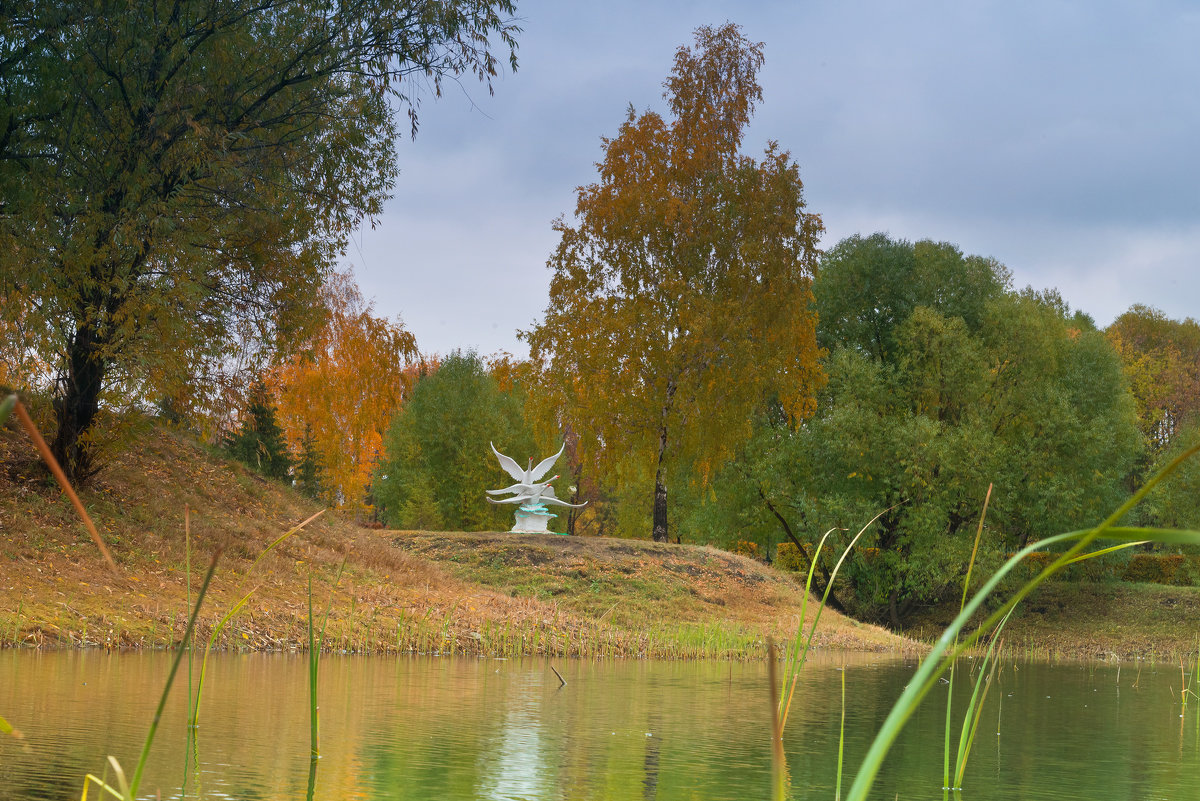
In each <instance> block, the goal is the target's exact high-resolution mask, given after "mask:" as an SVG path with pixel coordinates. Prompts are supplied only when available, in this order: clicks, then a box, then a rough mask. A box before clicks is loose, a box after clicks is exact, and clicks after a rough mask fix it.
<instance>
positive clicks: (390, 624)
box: [0, 428, 911, 657]
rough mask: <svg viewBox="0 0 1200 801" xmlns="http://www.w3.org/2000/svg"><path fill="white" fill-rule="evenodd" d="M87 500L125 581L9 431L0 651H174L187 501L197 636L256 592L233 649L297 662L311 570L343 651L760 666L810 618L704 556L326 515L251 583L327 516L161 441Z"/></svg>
mask: <svg viewBox="0 0 1200 801" xmlns="http://www.w3.org/2000/svg"><path fill="white" fill-rule="evenodd" d="M80 495H81V497H82V499H83V502H84V504H85V506H86V507H87V508H88V511H89V513H90V514H91V516H92V518H93V520H94V521H95V523H96V525H97V527H98V528H99V530H100V532H101V534H102V536H103V537H104V539H105V541H106V542H107V543H108V545H109V547H110V548H111V550H112V552H113V555H114V557H115V559H116V561H117V564H118V567H119V569H120V573H119V575H114V574H112V573H111V572H110V571H109V570H108V569H107V568H106V567H105V566H104V565H103V563H102V561H101V559H100V557H99V555H98V553H97V552H96V549H95V546H94V545H93V544H92V543H91V542H90V541H89V540H88V538H87V535H86V534H85V533H84V531H83V529H82V526H81V524H80V523H79V521H78V519H77V518H76V517H75V516H74V512H73V510H72V509H71V508H70V506H69V504H68V503H67V502H66V501H65V500H64V499H62V497H61V494H60V492H59V490H58V489H57V487H56V486H55V485H54V484H53V482H52V480H51V479H49V477H48V475H47V474H46V473H45V471H44V470H43V469H42V468H41V466H40V465H39V464H38V462H37V461H36V459H35V457H34V455H33V451H32V448H31V447H30V445H29V443H28V441H27V440H26V439H25V436H24V434H23V433H20V432H18V431H15V430H12V429H11V428H10V429H8V430H0V644H2V645H24V646H104V647H167V646H169V645H170V644H172V643H174V642H176V641H178V639H179V637H180V636H181V635H182V633H183V628H184V625H185V622H186V585H185V580H184V575H185V569H184V568H185V558H184V557H185V554H184V545H183V543H184V508H185V506H186V507H188V508H190V509H191V510H192V512H191V516H190V519H191V533H192V543H193V556H192V579H193V582H194V583H195V584H198V582H199V576H200V574H201V573H202V571H203V568H204V566H205V565H206V563H207V561H208V559H209V557H210V555H211V554H212V553H213V552H214V551H216V550H217V549H218V548H220V549H223V551H224V554H223V556H222V561H221V567H220V569H219V570H218V573H217V577H216V578H215V579H214V582H213V585H212V588H211V589H210V592H209V599H210V600H209V601H207V602H206V608H205V610H204V612H203V613H202V616H201V619H200V621H199V623H198V631H197V637H198V639H200V640H203V639H205V638H207V637H208V635H209V633H210V632H211V630H212V627H213V626H214V625H216V623H217V622H218V621H219V620H220V617H221V616H222V615H223V614H224V612H225V611H226V610H228V609H229V608H230V607H232V606H233V604H234V603H236V602H237V600H238V599H239V598H241V597H242V596H243V595H245V593H246V592H247V591H249V590H250V589H251V588H253V587H259V589H258V590H257V592H256V593H255V594H254V595H253V597H252V599H251V601H250V603H249V604H248V606H247V608H246V609H245V610H244V611H243V612H242V613H241V614H240V615H239V616H238V617H237V618H236V619H235V620H234V622H233V623H232V624H231V625H230V626H229V627H228V628H227V629H226V630H225V632H224V634H223V636H222V639H221V640H220V641H219V644H220V645H222V646H223V647H226V648H245V649H263V650H265V649H282V650H290V649H302V648H303V647H304V645H305V643H306V640H307V630H306V626H305V615H306V613H307V601H306V591H307V580H308V576H309V575H310V574H314V575H315V576H316V577H317V589H316V593H317V595H318V598H328V597H329V595H328V594H329V593H331V592H332V593H334V604H333V612H332V614H331V616H330V621H329V627H328V631H327V641H328V642H329V644H330V646H331V647H332V648H334V649H337V650H346V651H357V652H373V653H380V652H393V651H412V650H416V651H422V652H453V653H492V654H504V655H513V654H518V653H549V654H574V655H631V656H719V657H754V656H758V655H761V652H762V645H761V643H762V641H763V639H764V638H765V637H766V636H767V635H774V636H776V637H779V638H786V637H787V636H789V632H790V631H794V628H795V625H796V623H797V620H796V616H797V614H798V611H799V598H800V595H799V593H800V589H799V587H797V586H796V585H795V584H794V582H792V581H791V579H789V578H787V577H784V576H782V575H781V574H778V573H775V572H774V571H771V570H769V569H767V568H764V567H762V566H761V565H758V564H757V563H754V562H752V561H750V560H746V559H742V558H741V557H737V556H733V555H731V554H727V553H724V552H721V551H716V550H712V549H707V548H697V547H691V546H666V545H658V544H653V543H642V542H634V541H625V540H602V539H584V538H566V537H559V536H550V537H544V538H540V539H539V538H536V537H516V536H513V535H508V534H440V533H418V534H397V533H396V532H384V531H375V530H370V529H364V528H361V527H358V526H356V525H354V524H353V523H352V522H351V521H349V520H345V519H342V518H341V517H339V516H337V515H334V514H327V515H325V516H323V517H321V518H319V519H318V520H316V521H314V522H313V523H311V524H310V525H309V526H308V527H307V528H306V529H304V530H303V531H301V532H300V533H298V534H296V535H294V536H293V537H291V538H289V539H288V540H286V541H285V542H284V543H283V544H282V545H281V546H280V547H279V548H277V549H276V550H275V551H274V552H272V553H271V554H270V555H268V556H267V557H266V558H265V559H264V560H263V561H262V562H260V563H259V564H258V565H257V567H255V568H254V570H253V572H250V566H251V563H252V562H253V561H254V559H255V558H256V557H257V556H258V554H259V553H261V552H262V550H263V549H264V548H265V547H266V546H267V545H268V544H269V543H270V542H271V541H272V540H273V539H274V538H275V537H277V536H278V535H279V534H280V533H282V532H283V531H285V530H287V529H288V528H290V527H292V526H294V525H295V524H296V523H298V522H300V521H301V520H303V519H305V518H307V517H308V516H310V515H311V514H312V513H313V512H314V511H316V510H317V509H318V507H316V506H314V505H313V504H311V503H310V502H308V501H306V500H305V499H303V498H301V497H300V496H299V495H297V494H295V493H293V492H292V491H291V490H290V489H288V488H286V487H283V486H282V485H280V484H278V483H275V482H272V481H268V480H266V479H263V478H261V477H259V476H257V475H255V474H253V473H251V472H250V471H248V470H246V469H245V468H243V467H241V466H240V465H237V464H234V463H231V462H229V461H227V460H225V459H224V458H222V457H221V456H220V455H218V454H214V453H212V452H210V451H208V450H207V449H205V448H203V447H201V446H199V445H197V444H196V443H195V442H194V441H193V440H191V439H190V438H188V437H186V436H183V435H180V434H177V433H174V432H171V431H166V430H162V429H154V430H151V431H149V432H148V433H147V434H145V435H144V436H143V437H142V438H141V440H140V441H139V442H138V443H137V445H136V447H134V448H132V449H131V450H130V451H129V452H127V453H126V454H125V455H124V456H123V457H122V458H120V459H119V460H118V461H117V462H116V463H114V464H113V465H111V466H110V467H109V468H108V469H106V470H105V471H104V472H103V473H102V474H101V475H100V476H99V477H98V478H97V480H96V481H95V482H94V483H93V484H92V485H91V486H90V487H88V488H86V489H84V490H83V491H82V492H81V493H80ZM397 545H398V546H400V547H396V546H397ZM343 559H345V561H346V570H345V574H344V575H343V577H342V581H341V583H340V585H339V586H338V587H337V588H336V589H335V588H334V587H333V586H332V584H333V577H334V575H335V574H336V572H337V569H338V566H339V564H340V563H341V562H342V560H343ZM826 621H828V622H826ZM821 640H822V642H823V644H825V645H826V646H838V647H845V648H861V649H870V650H889V649H899V648H900V647H901V646H902V645H903V641H901V640H900V639H899V638H896V637H894V636H893V635H890V634H888V633H887V632H885V631H883V630H881V629H878V628H875V627H872V626H864V625H862V624H858V623H855V622H853V621H849V620H847V619H845V618H840V617H837V616H833V615H829V616H828V617H827V618H825V619H823V621H822V632H821ZM910 645H911V644H910Z"/></svg>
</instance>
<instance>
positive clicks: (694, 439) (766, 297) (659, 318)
mask: <svg viewBox="0 0 1200 801" xmlns="http://www.w3.org/2000/svg"><path fill="white" fill-rule="evenodd" d="M762 63H763V55H762V46H761V44H755V43H753V42H750V41H748V40H746V39H745V38H744V37H743V36H742V33H741V30H740V29H739V28H738V26H736V25H732V24H728V25H725V26H723V27H720V28H708V27H705V28H700V29H699V30H697V31H696V34H695V47H694V49H693V48H689V47H681V48H679V50H678V51H677V52H676V54H675V67H674V70H673V71H672V74H671V76H670V77H669V78H668V79H667V80H666V83H665V87H666V92H665V93H664V96H665V98H666V100H667V103H668V106H669V108H670V117H669V118H668V119H664V118H663V117H662V116H660V115H659V114H657V113H654V112H651V111H647V112H645V113H643V114H640V115H639V114H636V113H635V112H634V110H633V109H632V108H630V110H629V114H628V117H627V118H626V120H625V122H624V124H623V125H622V126H621V128H620V131H619V133H618V134H617V136H616V137H614V138H612V139H604V140H603V148H604V160H603V161H602V162H601V163H600V164H599V165H598V167H599V173H600V176H599V181H598V182H597V183H594V184H590V185H588V186H584V187H581V188H580V189H579V193H578V201H577V205H576V209H575V224H574V225H571V224H568V223H567V222H566V221H564V220H562V219H560V220H558V221H557V223H556V225H555V228H556V230H557V231H558V233H559V235H560V237H561V239H560V242H559V245H558V247H557V249H556V250H555V251H554V253H553V254H552V255H551V257H550V260H549V266H550V268H551V269H552V270H553V271H554V275H553V278H552V279H551V283H550V305H549V307H548V309H547V311H546V315H545V319H544V321H543V322H542V323H541V324H540V325H538V326H537V327H536V328H534V329H533V330H532V331H529V332H526V333H525V334H524V336H525V337H526V339H527V341H528V342H529V345H530V350H531V353H532V358H533V360H534V361H535V363H537V365H538V366H539V368H540V369H541V370H542V371H543V372H544V373H545V374H547V375H548V376H549V377H550V380H551V381H554V382H556V383H557V384H558V385H559V392H558V396H559V398H560V400H561V408H562V410H563V411H562V414H563V418H564V421H565V422H568V423H569V424H570V426H571V428H572V430H573V431H574V432H575V434H577V435H578V438H579V444H578V448H579V453H580V456H581V459H582V460H583V461H584V462H586V463H589V469H590V470H593V471H595V472H597V473H609V474H612V473H615V472H616V471H617V466H618V464H620V465H621V468H620V469H621V470H622V471H624V474H625V475H626V476H627V480H628V481H639V482H640V481H647V483H649V481H648V479H649V478H650V477H651V476H652V477H653V527H652V536H653V537H654V539H656V540H665V539H667V536H668V524H667V520H668V507H667V499H668V489H667V488H668V484H669V482H670V477H671V475H672V473H673V472H677V471H675V470H674V469H673V465H676V464H679V465H685V464H686V465H696V466H697V469H696V471H695V474H696V475H698V476H700V477H701V479H703V477H704V476H706V475H708V474H709V473H711V472H712V470H714V469H715V468H716V467H717V466H718V465H719V464H720V463H721V462H722V461H723V460H724V459H725V458H726V457H727V456H728V455H729V454H731V453H732V452H734V451H735V450H736V448H737V447H738V445H740V443H741V442H742V441H744V439H745V438H746V437H747V436H748V435H749V433H750V423H749V420H750V419H751V417H752V412H753V410H754V409H755V408H756V407H757V406H758V405H759V404H761V403H762V402H763V400H764V398H765V397H766V396H767V395H768V394H771V393H774V394H776V395H777V396H778V397H779V398H780V399H781V400H782V403H783V406H784V408H785V409H786V410H787V412H788V414H789V415H790V416H791V417H792V419H794V420H798V419H800V418H802V417H803V416H805V415H807V414H809V413H811V412H812V409H813V405H812V404H813V390H814V388H815V387H816V386H817V385H818V384H819V381H820V375H821V374H820V369H819V367H818V365H817V348H816V340H815V330H814V329H815V322H816V320H815V317H814V315H813V314H812V310H811V308H810V305H811V300H812V295H811V291H810V285H811V278H812V274H813V267H814V265H815V262H816V253H817V251H816V240H817V237H818V235H819V234H820V232H821V231H822V226H821V221H820V219H819V218H818V217H817V216H815V215H813V214H809V213H806V212H805V204H804V198H803V185H802V183H801V181H800V174H799V168H798V166H797V165H796V163H795V162H794V161H793V160H792V159H791V157H790V155H789V154H788V153H787V152H786V151H783V150H780V149H779V147H778V145H777V144H776V143H774V142H771V143H770V144H768V146H767V148H766V151H765V153H764V154H763V157H762V159H761V161H759V160H755V159H753V158H751V157H749V156H746V155H744V154H742V153H741V152H740V146H741V143H742V137H743V135H744V133H745V130H746V126H747V125H748V124H749V122H750V118H751V116H752V114H753V112H754V108H755V105H756V104H757V102H758V101H759V100H760V99H761V97H762V93H761V89H760V87H759V84H758V79H757V75H758V70H759V68H760V67H761V66H762Z"/></svg>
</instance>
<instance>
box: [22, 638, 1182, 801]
mask: <svg viewBox="0 0 1200 801" xmlns="http://www.w3.org/2000/svg"><path fill="white" fill-rule="evenodd" d="M842 661H843V658H842V657H841V656H838V655H833V656H823V657H820V658H818V659H817V660H816V661H814V662H812V663H810V665H809V666H808V668H806V675H805V677H804V680H803V684H802V687H801V689H800V691H799V692H798V693H797V697H796V700H795V702H794V706H793V711H792V716H791V719H790V721H789V724H788V728H787V733H786V736H785V748H786V752H787V758H788V772H789V776H790V781H791V796H792V797H793V798H795V799H797V801H799V800H800V799H832V798H833V797H834V783H835V773H836V767H837V764H836V763H837V737H838V726H839V718H840V715H841V695H840V694H841V673H840V671H839V668H840V667H841V665H842ZM553 664H554V666H555V667H556V668H557V669H558V671H559V672H560V673H561V674H562V675H563V677H564V678H565V679H566V681H567V684H566V686H560V684H559V680H558V679H557V678H556V677H555V675H554V673H553V672H551V670H550V669H549V663H548V662H547V661H545V660H508V661H506V660H494V659H467V658H434V657H403V658H383V657H366V658H356V657H336V656H335V657H326V658H324V659H323V660H322V663H321V682H320V705H321V750H322V758H321V760H319V762H318V764H317V771H316V776H315V785H314V787H313V797H314V798H317V799H327V800H329V801H350V800H351V799H363V800H364V801H365V800H366V799H370V800H371V801H385V799H386V800H391V799H414V800H415V799H420V800H421V801H424V800H425V799H473V798H488V799H613V800H614V801H616V800H618V799H620V800H622V801H623V800H624V799H663V801H666V800H667V799H743V798H765V797H767V796H768V794H769V787H770V743H769V738H768V731H769V725H770V724H769V715H770V712H769V706H768V701H767V698H768V694H767V678H766V669H765V666H764V665H762V664H737V663H727V662H721V663H714V662H703V663H695V662H689V663H677V662H676V663H672V662H646V661H600V662H587V661H578V660H575V661H571V660H554V661H553ZM915 667H916V666H915V665H914V664H911V663H905V662H903V661H899V660H896V659H891V658H864V657H857V658H853V659H848V664H847V666H846V698H847V700H846V757H845V759H846V772H847V779H846V781H845V784H844V789H847V788H848V787H849V779H850V778H852V776H853V771H854V768H855V766H856V765H857V763H858V760H860V759H861V757H862V755H863V754H864V753H865V751H866V749H867V747H868V746H869V744H870V740H871V738H872V737H873V736H874V733H875V731H876V730H877V729H878V727H879V725H880V723H881V722H882V721H883V718H884V717H885V716H886V714H887V712H888V710H889V708H890V706H891V703H892V702H893V701H894V700H895V698H896V697H897V696H898V695H899V694H900V692H901V691H902V690H903V687H904V685H905V684H906V683H907V681H908V679H909V678H910V677H911V675H912V672H913V670H915ZM970 667H971V664H970V663H969V662H964V663H961V667H960V670H961V671H969V670H970ZM168 668H169V657H168V656H167V655H165V654H161V653H149V654H108V653H103V652H92V651H85V652H74V651H68V652H46V653H41V652H36V651H20V650H18V651H5V652H0V714H3V715H4V716H5V717H7V718H8V720H9V721H10V722H11V723H13V725H15V726H17V727H18V728H19V729H21V730H23V731H24V733H25V735H26V740H25V742H26V743H28V746H29V748H28V752H27V751H26V750H25V749H23V748H22V747H21V746H20V744H18V743H16V742H15V741H12V740H11V739H9V738H0V801H6V800H7V799H14V800H15V799H27V800H30V801H59V800H60V799H62V800H63V801H65V799H78V798H79V795H80V791H81V789H82V786H83V777H84V775H85V774H86V773H89V772H90V773H97V774H98V773H100V772H102V771H103V770H104V766H105V757H106V756H107V755H109V754H111V755H113V756H115V757H116V758H117V759H118V760H119V761H120V763H121V764H122V765H124V766H125V767H126V768H127V769H128V770H130V771H131V770H132V767H133V765H134V764H135V762H136V760H137V755H138V753H139V751H140V749H141V743H142V740H143V738H144V736H145V733H146V730H147V728H148V726H149V723H150V721H151V719H152V717H153V714H154V707H155V705H156V704H157V702H158V696H159V692H160V689H161V687H162V684H163V681H164V679H165V677H166V673H167V670H168ZM197 668H198V666H197ZM961 675H962V674H961V673H960V677H961ZM186 680H187V679H186V671H181V673H180V680H179V683H178V684H177V689H178V690H180V692H176V693H174V694H173V697H172V699H171V702H170V703H169V704H168V708H167V712H166V714H165V716H164V720H163V722H162V725H161V726H160V729H159V733H158V738H157V740H156V743H155V746H154V749H153V752H152V756H151V762H150V767H149V768H148V770H147V772H146V777H145V779H144V781H143V784H142V793H141V795H142V796H143V797H145V798H156V797H162V798H194V799H247V800H249V799H262V800H264V801H266V800H268V799H269V800H270V801H275V800H276V799H279V800H280V801H282V800H283V799H303V798H305V796H306V794H307V791H308V786H309V778H310V774H309V767H310V760H309V757H308V749H309V719H308V685H307V662H306V660H305V659H304V658H303V657H297V656H284V655H263V654H249V655H221V656H217V657H214V659H213V660H211V661H210V664H209V671H208V678H207V685H206V688H205V694H204V699H203V705H202V708H201V712H200V727H199V729H198V731H197V735H196V738H195V741H194V743H189V740H188V730H187V726H186V716H187V708H186V699H185V696H184V693H183V692H182V691H181V690H182V688H183V687H184V686H185V683H186ZM1180 682H1181V676H1180V672H1179V667H1178V666H1175V667H1173V668H1172V667H1170V666H1166V665H1160V666H1158V667H1157V668H1153V667H1151V666H1149V665H1145V666H1143V667H1141V668H1140V670H1139V668H1138V666H1137V664H1132V663H1126V664H1125V665H1123V666H1122V667H1121V673H1120V677H1119V682H1118V675H1117V668H1116V667H1115V666H1111V665H1080V664H1074V663H1072V664H1065V665H1042V664H1026V663H1017V664H1012V663H1010V664H1006V665H1005V666H1004V668H1003V670H1002V671H1001V673H1000V675H999V678H998V680H997V683H996V684H995V685H994V686H993V688H992V690H991V692H990V693H989V695H988V698H987V703H986V705H985V708H984V712H983V714H982V718H981V720H982V723H981V725H980V729H979V734H978V736H977V740H976V745H975V749H974V751H973V753H972V756H971V761H970V764H969V767H968V770H967V775H966V778H965V781H964V787H965V789H964V792H963V795H962V797H963V798H965V799H970V800H971V801H1001V800H1003V801H1008V800H1009V799H1011V800H1013V801H1016V799H1021V800H1022V801H1024V800H1026V799H1055V800H1056V801H1064V800H1065V801H1074V800H1075V799H1079V800H1080V801H1082V800H1083V799H1088V801H1093V800H1094V799H1122V801H1124V799H1131V800H1136V801H1143V800H1148V799H1171V800H1172V801H1174V800H1176V799H1200V756H1198V754H1200V716H1198V715H1197V707H1198V706H1200V704H1197V703H1195V702H1194V703H1193V704H1192V705H1191V706H1189V708H1188V709H1187V711H1186V714H1185V715H1184V716H1183V717H1181V712H1182V710H1181V707H1180V704H1179V697H1178V695H1179V687H1180ZM966 685H967V682H965V681H962V680H961V678H960V681H959V682H958V687H957V688H956V689H958V690H959V691H960V692H961V693H962V697H958V693H956V701H955V703H956V706H955V708H956V709H957V710H960V711H959V712H958V713H956V724H955V725H956V727H957V725H958V723H959V721H961V710H963V709H964V708H965V705H966V694H967V693H968V692H969V688H968V687H967V686H966ZM945 696H946V693H945V690H944V689H942V688H939V690H935V692H934V693H933V695H932V696H931V697H930V699H929V700H928V701H927V702H926V705H925V706H924V707H923V708H922V710H921V711H920V712H918V714H917V715H916V716H915V717H914V718H913V720H912V721H911V722H910V724H909V726H908V728H907V729H906V731H905V735H904V737H903V739H902V741H901V742H899V743H898V744H897V745H896V747H895V748H894V749H893V752H892V754H891V756H890V758H889V761H888V763H887V764H886V765H885V768H884V770H883V772H882V773H881V775H880V777H879V780H878V781H877V783H876V792H875V793H874V795H873V797H874V798H879V799H889V800H890V799H897V798H899V799H939V798H942V795H943V794H942V790H941V787H942V744H943V726H944V723H945ZM997 732H999V733H998V734H997ZM954 741H955V743H957V728H956V729H955V735H954Z"/></svg>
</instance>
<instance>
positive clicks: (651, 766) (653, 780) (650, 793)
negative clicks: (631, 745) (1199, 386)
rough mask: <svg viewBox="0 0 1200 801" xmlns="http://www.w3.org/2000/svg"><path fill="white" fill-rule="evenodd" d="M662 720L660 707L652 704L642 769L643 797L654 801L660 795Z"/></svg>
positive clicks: (648, 800)
mask: <svg viewBox="0 0 1200 801" xmlns="http://www.w3.org/2000/svg"><path fill="white" fill-rule="evenodd" d="M661 722H662V719H661V718H660V716H659V713H658V707H655V706H651V707H650V716H649V717H648V718H647V719H646V726H647V728H646V731H647V733H648V734H649V735H650V736H648V737H647V738H646V758H645V759H644V760H642V770H643V771H644V772H645V777H644V778H643V779H642V798H644V799H645V800H646V801H654V799H655V798H656V797H657V796H658V749H659V746H660V745H661V742H662V741H661V740H660V739H659V736H658V733H659V732H660V731H662V729H661V728H660V724H661Z"/></svg>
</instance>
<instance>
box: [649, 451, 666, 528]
mask: <svg viewBox="0 0 1200 801" xmlns="http://www.w3.org/2000/svg"><path fill="white" fill-rule="evenodd" d="M650 536H651V537H653V538H654V541H655V542H667V488H666V487H665V486H663V483H662V465H659V468H658V472H657V473H655V474H654V528H653V529H651V534H650Z"/></svg>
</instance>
